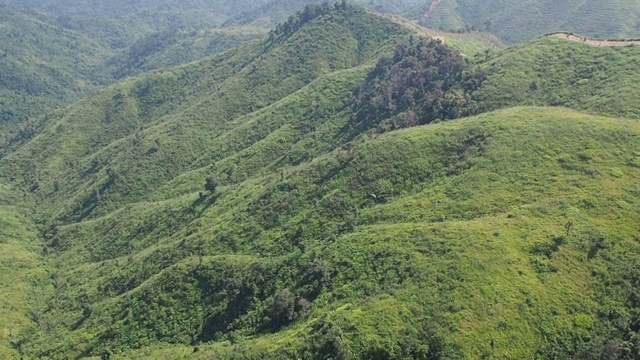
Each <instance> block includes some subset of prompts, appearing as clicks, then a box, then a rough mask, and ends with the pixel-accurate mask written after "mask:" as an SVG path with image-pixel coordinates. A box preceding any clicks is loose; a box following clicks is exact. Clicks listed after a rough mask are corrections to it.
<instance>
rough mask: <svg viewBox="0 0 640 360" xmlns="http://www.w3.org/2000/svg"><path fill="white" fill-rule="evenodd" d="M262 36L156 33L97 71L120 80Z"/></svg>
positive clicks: (250, 31)
mask: <svg viewBox="0 0 640 360" xmlns="http://www.w3.org/2000/svg"><path fill="white" fill-rule="evenodd" d="M266 34H267V30H266V29H262V28H251V27H241V28H225V29H208V30H205V29H202V30H193V31H180V30H169V31H162V32H157V33H153V34H151V35H149V36H146V37H144V38H142V39H140V40H138V41H136V42H135V43H134V44H132V45H130V46H129V47H127V48H126V49H123V50H122V51H119V52H118V53H117V54H116V55H114V56H112V57H111V58H109V59H106V61H105V62H104V64H103V65H102V67H101V68H100V71H103V72H105V73H108V74H112V76H113V77H114V78H115V79H121V78H124V77H127V76H131V75H134V74H139V73H143V72H147V71H152V70H156V69H161V68H167V67H171V66H176V65H179V64H185V63H188V62H191V61H194V60H198V59H202V58H205V57H207V56H209V55H213V54H217V53H220V52H222V51H224V50H226V49H229V48H232V47H234V46H237V45H239V44H241V43H245V42H248V41H251V40H255V39H258V38H261V37H263V36H265V35H266Z"/></svg>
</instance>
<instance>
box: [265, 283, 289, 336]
mask: <svg viewBox="0 0 640 360" xmlns="http://www.w3.org/2000/svg"><path fill="white" fill-rule="evenodd" d="M267 317H268V318H269V322H270V323H271V326H273V327H274V328H276V329H278V328H281V327H282V326H284V325H286V324H288V323H289V322H291V321H292V320H294V319H295V318H296V313H295V295H294V294H293V293H292V292H291V290H289V289H282V290H278V291H277V292H276V293H275V295H274V296H273V299H272V300H271V304H269V307H268V308H267Z"/></svg>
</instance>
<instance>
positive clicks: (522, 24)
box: [404, 0, 640, 44]
mask: <svg viewBox="0 0 640 360" xmlns="http://www.w3.org/2000/svg"><path fill="white" fill-rule="evenodd" d="M429 6H430V2H427V3H426V4H420V5H418V6H416V7H415V8H413V9H411V10H409V11H407V12H406V13H405V14H404V16H406V17H407V18H409V19H415V20H418V21H419V22H420V24H422V25H424V26H427V27H431V28H436V29H442V30H446V31H451V30H457V29H470V28H474V29H480V30H486V31H489V32H491V33H492V34H494V35H496V36H497V37H498V38H500V39H501V40H503V41H504V42H505V43H508V44H514V43H519V42H523V41H526V40H530V39H532V38H534V37H536V36H540V35H543V34H546V33H549V32H553V31H573V32H576V33H580V34H583V35H586V36H592V37H598V38H620V37H637V36H638V34H639V31H640V29H639V28H638V27H637V16H638V13H639V11H640V8H638V4H637V3H636V2H635V1H633V0H616V1H607V2H602V1H597V0H587V1H582V0H567V1H552V0H537V1H529V2H526V3H523V2H520V1H513V0H493V1H477V0H456V1H443V2H441V3H440V4H439V5H438V6H437V7H436V8H435V9H434V11H433V12H432V13H431V14H430V16H429V18H427V19H425V18H424V14H425V12H426V10H427V8H428V7H429Z"/></svg>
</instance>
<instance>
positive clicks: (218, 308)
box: [22, 108, 640, 359]
mask: <svg viewBox="0 0 640 360" xmlns="http://www.w3.org/2000/svg"><path fill="white" fill-rule="evenodd" d="M639 137H640V127H639V124H638V122H637V121H628V120H621V119H606V118H598V117H592V116H586V115H582V114H579V113H575V112H573V111H569V110H564V109H546V108H516V109H512V110H505V111H501V112H497V113H490V114H486V115H481V116H479V117H476V118H471V119H465V120H457V121H453V122H447V123H441V124H435V125H428V126H424V127H418V128H412V129H407V130H403V131H399V132H393V133H390V134H387V135H383V136H380V137H378V138H375V139H373V140H370V141H366V142H361V143H356V144H353V146H352V147H350V148H347V149H344V150H336V151H334V152H332V153H330V154H328V155H325V156H320V157H318V158H316V159H314V160H313V161H311V162H309V163H305V164H302V165H299V166H297V167H293V168H290V169H287V170H285V171H284V172H283V173H282V174H279V173H273V174H272V175H269V176H255V177H250V178H249V179H247V180H246V181H243V182H241V183H238V184H237V185H233V186H222V187H219V189H217V190H216V192H215V193H214V194H211V195H208V194H207V195H204V197H203V196H199V195H198V194H197V192H196V193H192V194H188V195H185V196H180V197H176V198H174V199H171V200H167V201H162V202H153V203H139V204H135V205H131V206H127V207H126V208H123V209H121V210H119V211H117V212H114V213H112V214H109V215H107V216H105V217H101V218H97V219H95V220H92V221H87V222H82V223H77V224H73V225H68V226H62V227H58V228H56V230H55V231H54V232H53V233H51V241H52V242H51V244H52V245H53V247H54V249H56V251H57V252H58V253H59V256H60V257H59V258H58V261H59V262H60V264H65V265H64V266H63V269H65V270H63V271H59V272H58V273H57V275H56V281H57V283H58V284H59V285H58V290H57V295H56V296H55V297H54V298H52V299H51V300H50V302H49V310H48V311H45V313H44V314H43V315H42V318H43V320H42V321H43V324H46V326H45V327H44V328H46V329H48V330H47V331H46V332H44V333H42V334H41V336H43V337H42V338H40V339H39V340H37V341H36V342H33V340H34V339H37V337H36V338H31V339H30V341H27V342H25V343H24V345H23V348H22V351H26V353H27V354H34V355H37V354H40V355H42V354H45V353H48V354H62V353H64V354H76V353H82V354H85V355H88V354H94V355H100V354H108V353H111V352H115V353H120V352H122V351H125V353H124V354H123V356H124V358H127V357H136V358H143V357H148V358H163V357H166V358H173V357H175V356H179V355H186V354H190V357H194V358H210V357H216V358H259V357H262V358H265V357H266V358H291V357H312V356H313V357H322V356H323V355H335V354H342V355H340V356H342V357H344V358H347V359H349V358H372V357H376V356H377V357H380V358H403V357H411V358H416V357H417V358H428V357H432V358H443V359H444V358H456V357H460V358H462V357H466V358H478V357H482V356H496V357H509V358H530V357H535V356H538V357H541V358H550V357H554V356H555V357H559V358H569V357H573V356H577V357H584V356H585V355H588V354H595V356H598V357H599V356H600V354H602V353H606V352H607V351H613V352H616V353H622V352H623V351H631V353H629V354H635V353H636V352H637V351H638V349H637V348H635V347H633V348H625V345H624V343H625V341H631V344H633V346H635V344H636V342H635V340H632V339H634V338H635V337H636V336H637V334H635V333H634V330H633V329H634V327H633V326H632V325H630V324H633V323H634V322H635V321H637V317H636V312H635V311H636V309H637V300H634V299H637V298H636V297H635V296H636V295H635V291H631V292H629V290H630V289H636V288H634V287H633V286H632V285H631V284H633V283H634V282H636V281H638V278H639V275H640V273H638V267H637V264H638V261H639V259H638V255H637V254H638V252H639V251H640V249H639V248H638V235H639V234H638V232H637V231H638V229H637V226H636V225H637V222H638V220H639V219H640V213H639V212H638V209H639V208H640V207H639V205H640V192H639V190H638V182H637V179H638V177H639V176H640V173H639V172H640V168H639V167H638V156H639V154H638V153H637V152H636V146H637V143H638V140H639ZM253 161H255V160H254V158H253V157H240V158H235V161H234V162H235V163H236V164H237V165H238V166H239V167H241V168H243V167H246V166H249V165H247V163H251V162H253ZM193 182H198V183H201V182H199V181H197V180H193ZM371 194H373V195H371ZM374 195H375V196H374ZM186 224H188V225H186ZM116 254H118V255H116ZM114 255H116V256H117V257H115V258H113V256H114ZM63 284H64V285H63ZM611 312H613V313H615V314H618V315H616V317H615V319H616V320H615V321H612V320H610V319H611V317H610V316H609V315H608V314H610V313H611ZM291 323H292V325H290V324H291ZM283 327H284V328H283ZM53 339H60V340H58V341H55V340H53ZM158 341H162V342H164V343H171V344H176V345H179V344H184V345H187V347H181V346H177V347H173V346H172V347H168V346H167V345H166V344H165V345H158V344H157V342H158ZM206 341H213V343H212V344H209V345H203V344H201V342H206ZM154 344H155V345H154ZM148 345H154V347H155V348H156V349H157V350H156V351H155V352H150V350H149V349H146V350H144V351H143V352H135V353H127V352H126V351H127V349H132V348H133V349H135V348H139V347H145V346H148ZM184 345H183V346H184ZM189 345H190V346H189ZM193 345H197V348H196V349H195V351H198V352H197V353H194V347H193ZM605 345H606V346H605ZM54 349H55V350H54ZM625 349H626V350H625ZM50 351H54V352H50Z"/></svg>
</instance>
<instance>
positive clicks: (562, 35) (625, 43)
mask: <svg viewBox="0 0 640 360" xmlns="http://www.w3.org/2000/svg"><path fill="white" fill-rule="evenodd" d="M550 36H553V37H557V38H560V39H565V40H569V41H575V42H581V43H584V44H588V45H593V46H629V45H640V40H598V39H593V38H588V37H585V36H579V35H575V34H570V33H554V34H551V35H550Z"/></svg>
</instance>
